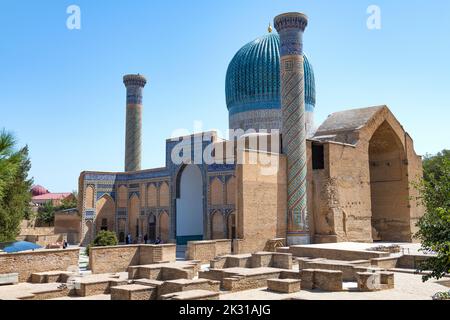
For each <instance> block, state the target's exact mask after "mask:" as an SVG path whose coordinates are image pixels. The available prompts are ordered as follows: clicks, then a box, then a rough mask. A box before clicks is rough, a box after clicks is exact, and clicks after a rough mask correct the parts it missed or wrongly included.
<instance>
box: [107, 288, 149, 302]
mask: <svg viewBox="0 0 450 320" xmlns="http://www.w3.org/2000/svg"><path fill="white" fill-rule="evenodd" d="M153 291H154V288H153V287H150V286H144V285H140V284H127V285H123V286H117V287H112V288H111V300H153V299H154V294H153Z"/></svg>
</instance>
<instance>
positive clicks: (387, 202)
mask: <svg viewBox="0 0 450 320" xmlns="http://www.w3.org/2000/svg"><path fill="white" fill-rule="evenodd" d="M405 161H406V154H405V151H404V148H403V145H402V143H401V141H400V139H399V137H398V136H397V134H396V133H395V132H394V130H393V129H392V127H391V126H390V125H389V124H388V123H387V122H384V123H383V124H382V125H381V126H380V127H379V128H378V129H377V131H376V132H375V133H374V135H373V136H372V139H371V140H370V143H369V166H370V190H371V203H372V238H373V239H374V240H375V241H410V240H411V227H410V225H409V220H410V219H409V208H408V205H409V201H408V196H409V194H408V178H407V172H406V168H405Z"/></svg>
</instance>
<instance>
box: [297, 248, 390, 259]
mask: <svg viewBox="0 0 450 320" xmlns="http://www.w3.org/2000/svg"><path fill="white" fill-rule="evenodd" d="M289 251H290V253H292V255H293V256H294V257H309V258H325V259H329V260H344V261H354V260H370V259H374V258H383V257H388V256H389V253H387V252H378V251H362V250H337V249H330V248H319V247H313V246H302V245H300V246H291V247H290V249H289Z"/></svg>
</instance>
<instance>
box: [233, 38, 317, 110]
mask: <svg viewBox="0 0 450 320" xmlns="http://www.w3.org/2000/svg"><path fill="white" fill-rule="evenodd" d="M304 69H305V100H306V110H307V111H313V109H314V107H315V104H316V89H315V81H314V72H313V68H312V66H311V64H310V63H309V61H308V58H307V57H306V55H305V59H304ZM225 93H226V102H227V107H228V110H229V113H230V115H232V114H236V113H240V112H245V111H250V110H260V109H280V108H281V98H280V38H279V36H278V34H276V33H269V34H267V35H265V36H262V37H260V38H258V39H256V40H254V41H252V42H250V43H248V44H246V45H245V46H243V47H242V48H241V49H240V50H239V51H238V52H237V53H236V55H235V56H234V58H233V60H232V61H231V63H230V65H229V66H228V70H227V76H226V82H225Z"/></svg>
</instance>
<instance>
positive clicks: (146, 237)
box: [144, 234, 148, 244]
mask: <svg viewBox="0 0 450 320" xmlns="http://www.w3.org/2000/svg"><path fill="white" fill-rule="evenodd" d="M147 241H148V236H147V234H145V235H144V243H145V244H147Z"/></svg>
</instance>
